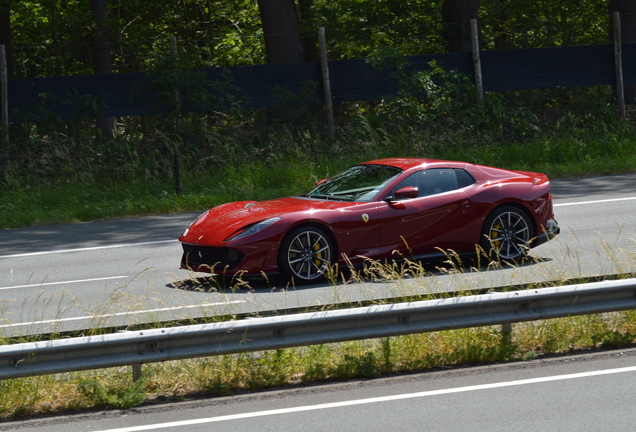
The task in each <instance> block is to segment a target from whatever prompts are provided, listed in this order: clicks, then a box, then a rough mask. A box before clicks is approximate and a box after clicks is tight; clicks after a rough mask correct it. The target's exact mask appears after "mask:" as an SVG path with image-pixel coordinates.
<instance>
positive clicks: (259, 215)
mask: <svg viewBox="0 0 636 432" xmlns="http://www.w3.org/2000/svg"><path fill="white" fill-rule="evenodd" d="M356 204H358V203H353V202H343V201H327V200H316V199H307V198H301V197H288V198H278V199H273V200H268V201H238V202H233V203H227V204H222V205H220V206H217V207H213V208H212V209H210V210H209V211H207V212H205V213H204V214H202V215H201V216H199V218H198V219H197V220H196V221H194V222H193V223H192V225H190V227H189V228H188V229H187V230H186V231H185V232H184V233H183V235H182V236H181V237H180V238H179V241H182V242H185V243H194V244H201V243H204V244H211V243H217V242H222V241H224V240H226V239H227V238H229V237H231V236H232V235H234V234H235V233H238V232H240V231H241V230H243V229H244V228H245V227H247V226H250V225H253V224H255V223H258V222H261V221H264V220H267V219H270V218H273V217H279V216H280V217H283V218H284V216H285V215H290V214H292V213H294V214H295V213H303V212H306V213H307V214H306V217H303V215H299V218H300V219H305V218H306V219H312V218H313V215H314V213H315V212H316V211H328V210H336V209H342V208H344V207H350V206H353V205H356ZM294 219H295V220H296V219H297V218H294Z"/></svg>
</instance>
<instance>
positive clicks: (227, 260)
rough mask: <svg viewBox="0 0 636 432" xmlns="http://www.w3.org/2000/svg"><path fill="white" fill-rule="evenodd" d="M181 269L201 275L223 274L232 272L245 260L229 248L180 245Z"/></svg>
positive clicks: (243, 256) (242, 255)
mask: <svg viewBox="0 0 636 432" xmlns="http://www.w3.org/2000/svg"><path fill="white" fill-rule="evenodd" d="M182 246H183V255H182V257H181V268H182V269H185V270H192V271H197V272H202V273H216V272H219V273H224V272H227V271H232V270H234V269H235V268H236V267H237V266H238V265H239V264H240V263H241V261H243V258H245V255H244V254H243V253H242V252H239V251H237V250H235V249H230V248H215V247H210V246H199V245H193V244H187V243H182Z"/></svg>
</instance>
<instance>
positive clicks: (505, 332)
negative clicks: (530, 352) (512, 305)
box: [501, 323, 512, 346]
mask: <svg viewBox="0 0 636 432" xmlns="http://www.w3.org/2000/svg"><path fill="white" fill-rule="evenodd" d="M511 342H512V324H510V323H508V324H502V326H501V343H502V344H503V346H509V345H510V343H511Z"/></svg>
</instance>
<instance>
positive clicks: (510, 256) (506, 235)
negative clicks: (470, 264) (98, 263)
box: [480, 206, 534, 261]
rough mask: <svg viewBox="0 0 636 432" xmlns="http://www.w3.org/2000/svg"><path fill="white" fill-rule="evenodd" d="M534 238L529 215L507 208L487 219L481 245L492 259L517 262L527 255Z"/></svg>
mask: <svg viewBox="0 0 636 432" xmlns="http://www.w3.org/2000/svg"><path fill="white" fill-rule="evenodd" d="M533 236H534V234H533V227H532V223H531V221H530V218H529V217H528V215H526V213H525V212H524V211H523V210H521V209H519V208H517V207H512V206H506V207H501V208H499V209H497V210H495V211H493V212H492V213H491V214H490V215H489V216H488V217H487V218H486V222H485V223H484V227H483V228H482V238H481V241H480V245H481V247H482V248H483V249H484V251H485V252H486V255H487V256H488V257H489V258H491V259H500V260H508V261H515V260H517V259H519V258H522V257H524V256H525V255H526V253H527V252H528V250H529V248H530V242H531V240H532V238H533Z"/></svg>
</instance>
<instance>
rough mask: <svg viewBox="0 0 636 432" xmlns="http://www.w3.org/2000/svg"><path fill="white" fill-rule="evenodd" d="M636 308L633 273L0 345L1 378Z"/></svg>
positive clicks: (635, 282) (635, 287) (635, 280)
mask: <svg viewBox="0 0 636 432" xmlns="http://www.w3.org/2000/svg"><path fill="white" fill-rule="evenodd" d="M628 309H636V279H628V280H621V281H608V282H597V283H590V284H582V285H571V286H565V287H558V288H544V289H535V290H527V291H513V292H507V293H493V294H484V295H477V296H469V297H454V298H447V299H439V300H427V301H419V302H413V303H400V304H390V305H380V306H369V307H361V308H354V309H346V310H336V311H326V312H313V313H304V314H297V315H286V316H280V317H268V318H251V319H243V320H239V321H229V322H220V323H213V324H202V325H192V326H184V327H174V328H163V329H153V330H143V331H131V332H123V333H114V334H108V335H102V336H88V337H79V338H72V339H60V340H52V341H44V342H32V343H23V344H15V345H5V346H0V379H8V378H20V377H26V376H35V375H46V374H53V373H61V372H72V371H80V370H88V369H99V368H106V367H115V366H126V365H140V364H144V363H153V362H162V361H168V360H177V359H186V358H195V357H205V356H214V355H222V354H232V353H240V352H248V351H261V350H271V349H278V348H287V347H297V346H307V345H315V344H325V343H331V342H342V341H350V340H359V339H370V338H382V337H388V336H398V335H405V334H415V333H425V332H433V331H441V330H451V329H459V328H468V327H479V326H489V325H498V324H510V323H518V322H523V321H533V320H540V319H548V318H559V317H567V316H575V315H586V314H593V313H602V312H612V311H620V310H628Z"/></svg>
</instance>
